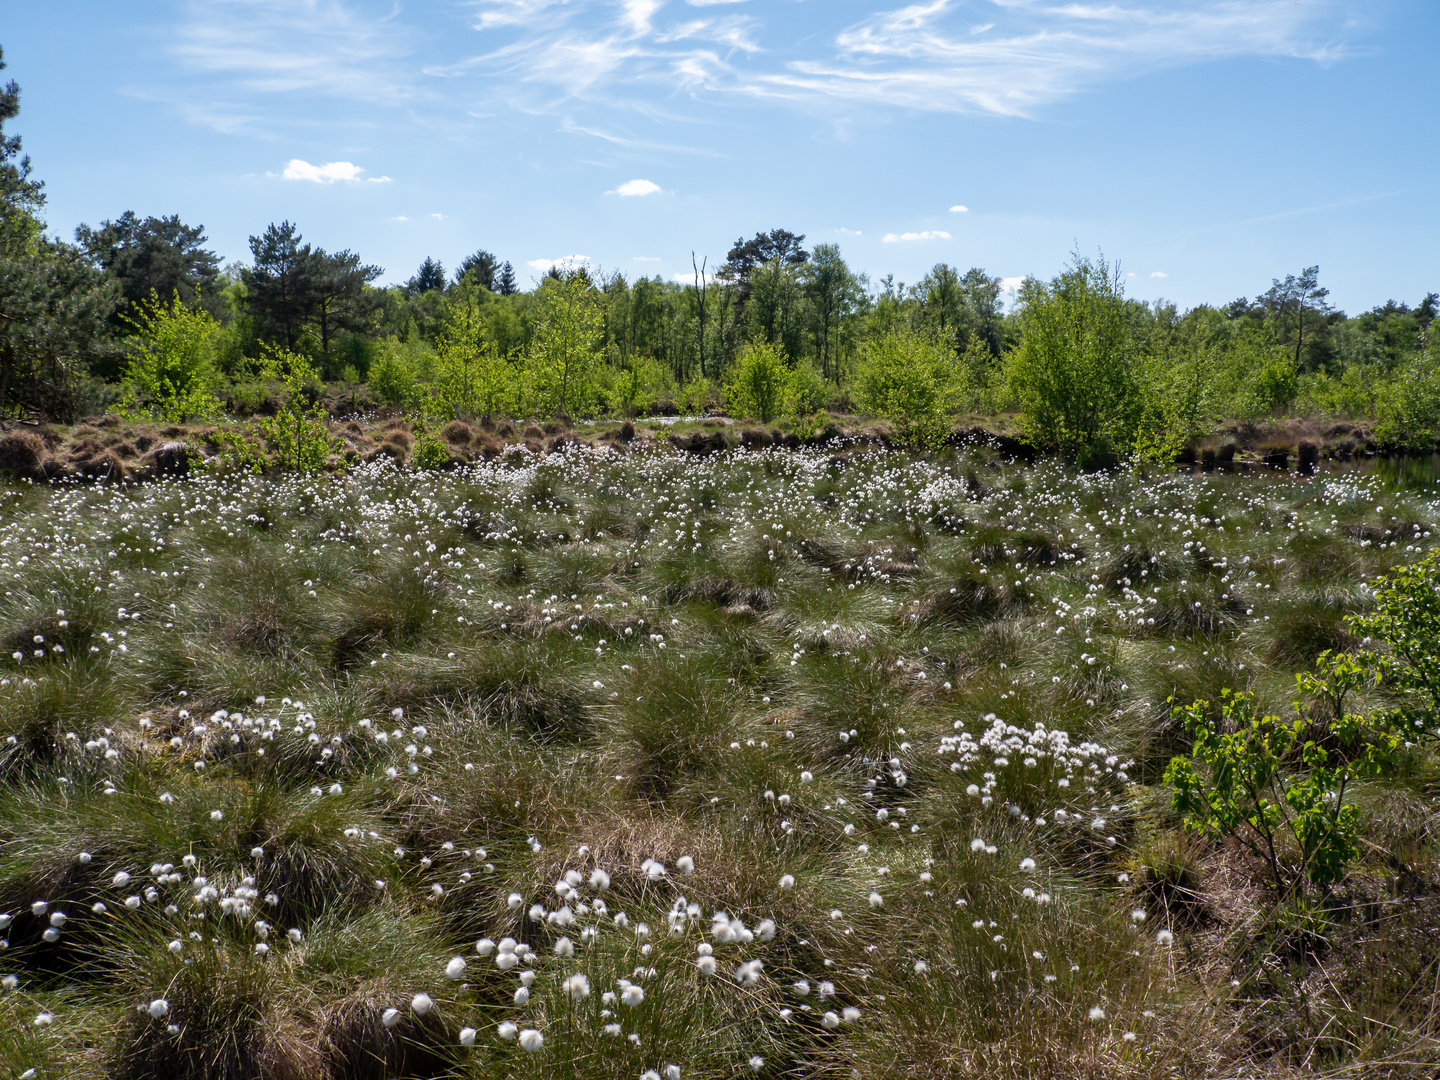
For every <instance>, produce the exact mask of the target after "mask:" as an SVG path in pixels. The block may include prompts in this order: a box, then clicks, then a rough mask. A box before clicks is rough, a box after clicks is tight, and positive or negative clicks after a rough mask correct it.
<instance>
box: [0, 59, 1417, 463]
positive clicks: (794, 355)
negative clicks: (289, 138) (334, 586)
mask: <svg viewBox="0 0 1440 1080" xmlns="http://www.w3.org/2000/svg"><path fill="white" fill-rule="evenodd" d="M0 66H3V64H0ZM17 111H18V89H17V88H16V87H15V85H14V83H13V82H12V83H10V84H9V85H8V86H7V87H6V88H5V90H4V93H3V95H0V409H3V412H4V413H5V414H6V415H10V416H21V415H24V416H31V417H48V418H54V419H60V420H71V419H74V418H76V417H78V416H81V415H84V414H88V413H92V412H98V411H101V410H104V409H107V408H113V407H124V408H130V409H140V410H150V411H152V412H156V413H166V414H174V415H187V414H188V415H192V416H198V415H202V414H204V413H206V412H207V411H210V412H213V411H217V410H221V409H224V410H228V411H231V412H249V411H256V410H258V409H263V408H264V406H265V402H266V399H267V396H268V395H269V394H270V393H271V392H272V388H270V387H269V386H267V384H266V379H265V376H266V373H269V372H273V371H274V370H276V364H277V358H279V359H280V360H282V361H283V362H282V363H281V367H282V368H283V369H284V370H286V371H303V372H306V373H308V375H309V377H310V378H311V380H312V382H314V383H315V386H316V389H315V390H314V391H313V393H314V394H315V395H317V396H318V395H319V394H320V393H322V392H323V389H324V387H323V385H322V384H337V383H340V384H348V386H349V388H350V391H351V399H352V400H360V395H361V394H362V393H363V394H366V395H369V396H370V397H372V398H373V400H374V401H375V402H376V403H378V404H383V405H385V406H389V407H394V408H403V409H407V410H413V411H416V412H420V413H423V414H427V415H430V416H435V417H445V416H453V415H465V414H467V413H473V414H482V413H492V414H495V413H500V414H506V415H513V416H530V415H550V414H554V413H564V414H567V415H570V416H574V417H581V416H587V415H601V414H606V415H619V414H625V413H631V412H634V413H645V412H647V411H652V410H665V411H669V410H679V411H684V412H687V413H689V412H698V411H701V410H704V409H707V408H726V409H729V410H730V411H732V412H743V413H745V414H746V415H753V416H756V417H759V418H761V419H764V420H767V421H768V420H770V419H773V418H774V417H776V416H782V415H788V416H793V417H796V418H804V417H807V416H813V415H815V414H816V413H818V412H819V411H820V410H823V409H826V408H830V409H846V410H857V411H862V412H866V413H870V414H873V415H879V416H885V417H889V418H891V419H892V420H894V421H896V423H897V424H898V425H899V427H900V429H901V430H902V432H903V433H905V434H906V435H907V436H909V437H913V438H917V439H926V438H933V437H935V436H936V434H937V433H938V432H940V431H943V430H945V429H946V428H947V427H948V425H949V424H950V423H951V422H952V421H953V418H954V417H955V416H956V415H957V414H961V413H969V414H978V415H986V414H995V413H1001V412H1006V413H1015V414H1018V416H1019V418H1020V420H1021V422H1022V423H1023V425H1024V427H1025V429H1026V430H1027V432H1028V434H1029V435H1030V437H1031V438H1032V439H1033V440H1034V441H1035V442H1036V443H1037V444H1040V445H1044V446H1047V447H1051V448H1055V449H1060V450H1063V451H1067V452H1071V453H1076V454H1081V455H1096V454H1099V455H1109V454H1127V453H1132V452H1136V451H1139V452H1143V453H1156V454H1163V453H1168V452H1169V451H1170V450H1171V449H1173V448H1174V447H1175V446H1176V445H1178V444H1180V443H1183V442H1185V441H1187V440H1191V439H1194V438H1195V437H1196V436H1198V435H1201V434H1204V433H1205V432H1206V431H1208V430H1210V429H1211V428H1213V426H1214V425H1215V423H1216V422H1217V421H1220V420H1222V419H1227V418H1241V419H1251V420H1259V419H1262V418H1265V417H1274V416H1280V415H1286V414H1293V413H1304V414H1315V415H1333V416H1337V417H1362V418H1366V419H1370V420H1374V421H1376V422H1377V423H1378V424H1379V425H1380V429H1381V430H1382V433H1383V435H1384V437H1387V438H1389V439H1390V440H1391V441H1392V442H1394V443H1395V444H1396V445H1397V446H1398V445H1414V446H1421V445H1425V446H1433V445H1434V442H1435V438H1436V435H1437V434H1440V378H1437V376H1436V375H1435V374H1434V373H1433V371H1432V368H1433V366H1434V365H1433V364H1430V363H1428V362H1427V334H1428V332H1429V328H1430V325H1431V322H1432V320H1433V319H1434V316H1435V313H1436V309H1437V297H1436V295H1435V294H1434V293H1430V294H1427V295H1426V296H1425V297H1424V298H1423V299H1422V300H1421V301H1420V302H1419V303H1418V304H1416V305H1415V306H1413V307H1412V306H1410V305H1408V304H1405V303H1399V302H1395V301H1391V302H1389V303H1387V304H1384V305H1382V306H1380V307H1376V308H1374V309H1372V310H1370V311H1367V312H1365V313H1363V314H1361V315H1358V316H1353V317H1352V316H1348V315H1347V314H1346V313H1344V312H1342V311H1339V310H1337V309H1335V308H1334V307H1332V306H1331V305H1330V303H1329V300H1328V293H1327V290H1326V289H1325V288H1324V287H1323V286H1322V285H1321V284H1320V282H1319V276H1318V268H1316V267H1310V268H1308V269H1305V270H1304V271H1302V272H1301V273H1299V274H1298V275H1290V276H1287V277H1286V278H1284V279H1277V280H1274V281H1272V282H1271V285H1270V287H1269V288H1268V289H1267V290H1265V291H1263V292H1261V293H1260V294H1259V295H1257V296H1255V297H1253V298H1248V297H1247V298H1240V299H1238V300H1235V301H1233V302H1231V303H1229V304H1225V305H1218V306H1210V305H1202V306H1199V307H1196V308H1193V309H1190V310H1188V311H1181V310H1179V309H1178V308H1177V307H1176V306H1175V305H1173V304H1169V303H1166V302H1163V301H1161V302H1156V303H1153V304H1146V303H1143V302H1140V301H1136V300H1132V299H1129V298H1127V297H1126V296H1125V294H1124V287H1123V286H1124V279H1123V277H1122V275H1121V274H1120V272H1119V270H1118V269H1117V268H1116V267H1114V266H1110V265H1108V264H1107V263H1106V262H1105V260H1104V259H1103V258H1097V259H1090V258H1086V257H1083V256H1081V255H1079V254H1078V253H1077V254H1076V255H1074V256H1072V258H1071V260H1070V263H1069V264H1068V265H1067V267H1066V268H1065V269H1064V270H1063V271H1062V272H1061V273H1060V274H1059V275H1057V276H1056V277H1055V278H1054V279H1052V280H1049V281H1043V280H1039V279H1028V280H1026V281H1025V282H1024V283H1023V284H1022V286H1021V287H1020V289H1019V292H1018V297H1017V302H1016V303H1014V304H1013V305H1011V306H1010V307H1009V308H1008V310H1007V308H1006V305H1005V304H1004V303H1003V302H1002V286H1001V282H1000V279H999V278H996V277H994V276H991V275H990V274H988V273H986V272H985V271H984V270H981V269H979V268H972V269H969V270H966V271H962V270H960V269H959V268H958V267H953V266H950V265H948V264H946V263H939V264H936V265H935V266H934V267H933V268H932V269H931V270H930V271H929V273H927V274H926V275H925V276H924V277H923V278H922V279H921V280H920V281H918V282H914V283H913V284H906V283H902V282H897V281H895V280H894V279H893V277H891V276H887V277H885V278H883V279H881V280H879V281H872V280H870V279H869V278H868V277H867V276H866V275H865V274H864V273H861V272H857V271H856V270H854V269H853V268H852V267H850V266H849V265H848V264H847V262H846V261H845V258H844V257H843V254H842V253H841V251H840V249H839V248H838V247H837V246H836V245H834V244H815V245H813V246H812V247H809V248H808V249H807V247H806V246H805V237H804V236H802V235H796V234H793V233H791V232H788V231H786V230H784V229H775V230H772V231H769V232H761V233H757V234H756V235H755V236H754V237H753V238H751V239H748V240H746V239H744V238H741V239H739V240H737V241H736V242H735V244H734V246H733V247H732V248H731V249H730V250H729V251H728V252H727V254H726V257H725V259H724V260H723V261H722V262H721V263H720V264H719V265H718V266H716V267H713V268H711V267H708V266H707V265H706V264H705V263H703V262H698V261H697V265H696V268H695V272H694V275H693V277H692V278H691V280H689V281H686V282H677V281H665V280H662V279H660V278H658V277H654V278H647V277H638V278H634V279H628V278H626V277H625V276H624V275H623V274H620V273H605V272H601V271H598V270H595V269H591V268H589V267H586V266H569V267H564V266H562V267H556V268H553V269H551V270H550V272H549V273H548V274H547V275H546V276H545V277H544V278H542V279H541V281H540V282H539V283H538V284H537V285H533V286H529V287H525V286H522V284H521V283H520V282H519V281H517V278H516V274H515V271H514V268H513V266H512V265H511V264H510V263H509V262H505V261H503V260H502V259H501V258H499V257H498V256H496V255H494V254H492V253H491V252H489V251H485V250H478V251H476V252H475V253H473V254H472V255H470V256H469V257H468V258H467V259H465V260H464V262H463V263H462V264H461V265H460V266H459V267H457V268H455V270H454V272H453V273H447V271H446V269H445V268H444V267H443V266H441V264H440V263H439V262H438V261H436V260H434V259H428V258H427V259H426V260H425V261H424V263H423V264H422V265H421V266H420V267H419V268H418V270H417V271H416V273H415V274H414V275H413V276H412V277H411V278H410V279H409V280H408V281H407V282H406V283H405V284H404V285H402V286H392V287H380V286H377V285H376V281H377V280H378V279H379V278H380V276H381V275H382V273H383V271H382V269H381V268H380V267H378V266H374V265H370V264H368V263H366V262H365V261H364V259H363V257H362V255H361V254H360V253H358V252H357V251H354V250H350V249H346V250H342V251H334V252H331V251H326V250H323V249H321V248H317V247H314V246H313V245H311V244H309V243H306V242H305V240H304V237H303V236H302V235H301V233H300V231H299V230H298V229H297V227H296V226H295V225H293V224H292V223H290V222H288V221H287V222H282V223H279V224H271V225H269V226H268V227H267V228H265V229H264V230H263V231H261V232H259V233H258V234H257V235H255V236H252V237H251V238H250V245H249V246H250V251H249V261H248V263H246V264H243V265H242V264H235V263H232V264H230V265H228V266H224V265H222V259H221V257H220V256H219V255H218V254H217V253H216V252H214V251H213V250H211V249H210V248H208V247H207V246H206V245H207V240H206V237H205V234H204V231H203V229H202V228H201V227H199V226H192V225H188V224H186V223H184V222H182V221H180V220H179V218H178V217H174V216H171V217H162V218H155V217H149V218H143V219H142V218H140V217H139V216H137V215H136V214H134V213H130V212H126V213H123V214H121V215H120V216H119V217H117V218H115V219H114V220H107V221H102V222H101V223H100V224H98V225H96V226H94V227H91V226H82V227H80V228H79V229H78V230H76V233H75V237H74V241H73V243H66V242H63V241H61V240H59V239H55V238H49V237H46V236H45V235H44V232H43V225H42V219H41V217H40V214H41V210H42V208H43V203H44V196H43V190H42V188H41V185H40V184H39V183H38V182H37V181H36V180H34V179H33V177H32V176H31V175H30V165H29V161H28V159H26V158H24V157H22V156H21V151H20V142H19V139H18V137H14V136H8V137H6V136H4V134H3V125H4V123H5V122H6V121H8V120H10V119H12V118H13V117H14V116H15V115H16V112H17ZM707 270H708V272H707ZM361 388H363V390H362V389H361Z"/></svg>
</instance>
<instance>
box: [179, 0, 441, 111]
mask: <svg viewBox="0 0 1440 1080" xmlns="http://www.w3.org/2000/svg"><path fill="white" fill-rule="evenodd" d="M397 10H398V9H391V10H390V12H389V13H387V14H379V13H373V12H369V11H367V10H365V9H364V8H362V7H359V6H356V5H353V4H347V3H345V2H343V0H188V2H187V3H186V4H185V7H184V9H183V11H184V17H183V18H182V20H181V22H180V25H179V27H178V29H177V31H176V34H175V38H174V42H173V44H172V45H171V47H170V51H171V53H172V54H173V55H174V56H175V57H177V58H178V59H179V60H180V62H181V63H182V64H183V65H185V66H186V67H188V68H189V69H191V70H192V71H195V72H199V73H203V74H209V75H214V76H219V77H223V78H226V79H230V80H233V81H234V82H235V83H236V84H237V85H238V86H239V87H240V88H243V89H246V90H251V91H260V92H264V93H283V94H291V93H296V92H313V93H318V94H323V95H327V96H331V97H342V98H349V99H355V100H363V101H385V102H394V101H396V100H403V99H408V98H411V97H413V96H414V95H415V93H416V85H415V78H414V75H413V73H412V72H411V70H410V65H409V64H407V63H405V62H404V61H405V59H406V57H408V56H409V55H410V54H411V53H412V52H413V51H414V49H415V48H416V47H417V46H418V43H419V39H418V37H417V36H416V35H415V34H414V33H413V32H412V31H411V30H410V28H409V27H407V26H406V25H405V24H403V23H402V22H400V21H399V20H398V19H397V18H396V17H395V15H396V11H397Z"/></svg>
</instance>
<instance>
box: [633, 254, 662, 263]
mask: <svg viewBox="0 0 1440 1080" xmlns="http://www.w3.org/2000/svg"><path fill="white" fill-rule="evenodd" d="M634 261H635V262H659V261H660V257H659V256H658V255H636V256H635V258H634Z"/></svg>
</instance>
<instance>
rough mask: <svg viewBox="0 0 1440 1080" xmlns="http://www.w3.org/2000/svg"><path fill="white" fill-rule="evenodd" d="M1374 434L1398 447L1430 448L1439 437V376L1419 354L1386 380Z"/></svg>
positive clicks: (1432, 365) (1428, 450)
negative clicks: (1393, 376)
mask: <svg viewBox="0 0 1440 1080" xmlns="http://www.w3.org/2000/svg"><path fill="white" fill-rule="evenodd" d="M1379 414H1380V416H1379V420H1380V422H1379V423H1378V424H1377V425H1376V427H1375V434H1376V436H1377V437H1378V438H1379V439H1380V441H1381V442H1382V443H1385V444H1386V445H1389V446H1392V447H1395V448H1397V449H1402V450H1423V451H1425V452H1427V453H1428V452H1430V451H1433V450H1434V448H1435V444H1436V442H1437V440H1440V375H1437V373H1436V370H1435V364H1434V363H1433V362H1427V361H1426V359H1425V357H1424V356H1423V355H1421V356H1420V357H1417V358H1416V359H1415V360H1414V361H1412V362H1411V363H1410V364H1408V365H1406V366H1405V367H1404V368H1403V369H1402V370H1401V371H1400V372H1399V373H1398V374H1397V376H1396V377H1395V378H1394V379H1393V380H1392V381H1391V382H1390V385H1389V386H1388V387H1387V388H1386V390H1385V392H1384V393H1383V394H1382V396H1381V399H1380V403H1379Z"/></svg>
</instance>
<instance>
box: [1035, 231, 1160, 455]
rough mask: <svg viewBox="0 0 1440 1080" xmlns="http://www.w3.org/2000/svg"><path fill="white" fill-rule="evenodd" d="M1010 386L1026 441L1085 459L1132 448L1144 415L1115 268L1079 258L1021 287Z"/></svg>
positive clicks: (1135, 350) (1137, 366)
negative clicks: (1017, 340) (1054, 273)
mask: <svg viewBox="0 0 1440 1080" xmlns="http://www.w3.org/2000/svg"><path fill="white" fill-rule="evenodd" d="M1020 305H1021V306H1020V323H1021V326H1022V329H1023V337H1022V338H1021V342H1020V346H1019V348H1017V349H1016V350H1015V352H1014V353H1013V354H1012V355H1011V359H1010V386H1011V390H1012V392H1013V393H1014V395H1015V397H1016V400H1017V402H1018V404H1019V406H1020V411H1021V417H1022V423H1023V426H1024V429H1025V432H1026V434H1027V435H1028V437H1029V438H1030V440H1031V441H1032V442H1034V443H1036V444H1037V445H1039V446H1043V447H1049V448H1053V449H1056V450H1059V451H1061V452H1062V453H1066V454H1074V455H1076V456H1077V457H1079V458H1081V459H1082V460H1085V459H1100V458H1103V457H1106V456H1108V455H1111V454H1115V453H1125V452H1128V451H1129V450H1131V449H1132V447H1133V446H1134V444H1135V442H1136V436H1137V434H1138V433H1139V430H1140V422H1141V418H1142V416H1143V413H1144V400H1145V392H1144V387H1143V385H1142V382H1141V378H1140V374H1141V371H1140V368H1141V364H1140V355H1139V350H1138V348H1137V344H1136V341H1135V339H1134V334H1133V332H1132V328H1131V324H1130V317H1129V312H1128V311H1127V307H1126V303H1125V294H1124V287H1123V285H1122V284H1121V278H1120V271H1119V268H1118V267H1111V266H1110V265H1108V264H1107V263H1106V262H1105V261H1104V259H1100V260H1098V261H1096V262H1091V261H1090V260H1089V259H1087V258H1083V257H1081V256H1079V255H1076V256H1074V257H1073V259H1072V261H1071V264H1070V267H1069V268H1068V269H1067V270H1065V271H1064V272H1063V273H1062V274H1061V275H1060V276H1059V277H1057V278H1056V279H1055V280H1054V281H1052V282H1050V283H1049V284H1046V283H1045V282H1042V281H1037V280H1035V279H1033V278H1030V279H1027V280H1026V281H1025V283H1024V284H1023V285H1022V286H1021V287H1020Z"/></svg>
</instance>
